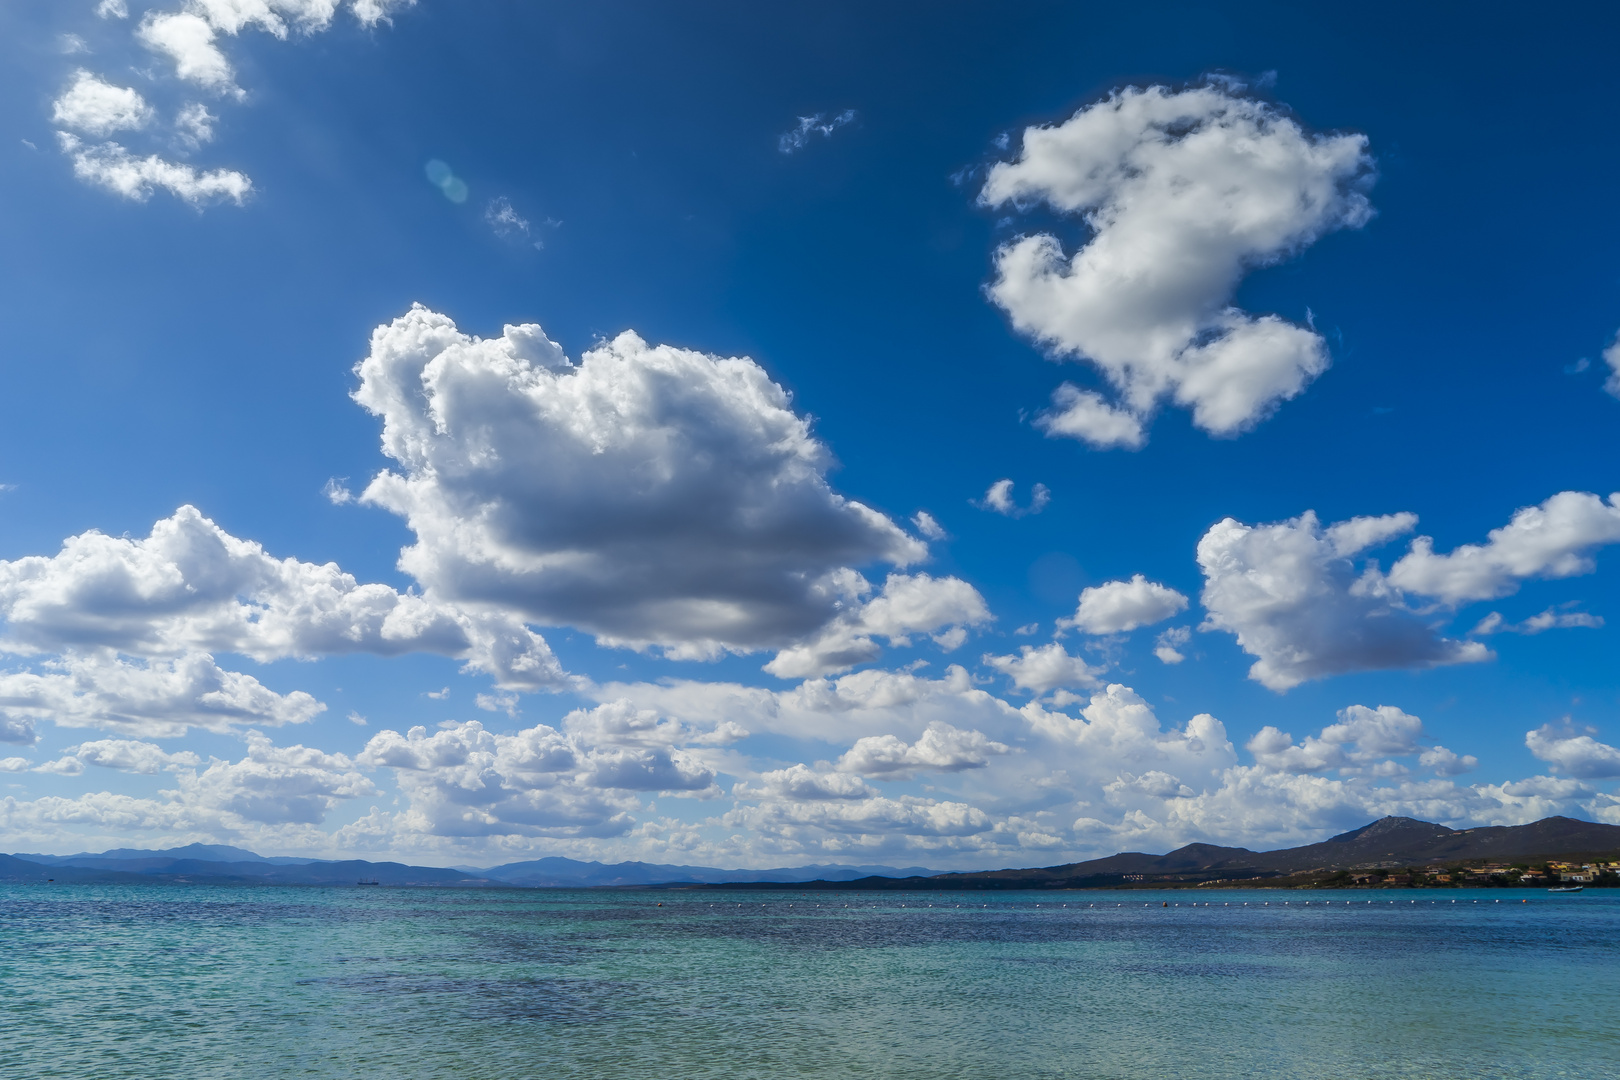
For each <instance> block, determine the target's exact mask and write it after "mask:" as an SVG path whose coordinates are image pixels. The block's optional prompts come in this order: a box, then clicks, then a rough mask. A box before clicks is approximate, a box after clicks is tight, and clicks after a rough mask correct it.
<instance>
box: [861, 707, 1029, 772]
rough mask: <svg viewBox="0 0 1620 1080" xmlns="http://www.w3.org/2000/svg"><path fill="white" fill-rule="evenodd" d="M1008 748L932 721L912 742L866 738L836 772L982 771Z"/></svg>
mask: <svg viewBox="0 0 1620 1080" xmlns="http://www.w3.org/2000/svg"><path fill="white" fill-rule="evenodd" d="M1007 752H1008V747H1007V746H1006V745H1005V744H1004V743H998V742H994V741H992V740H991V739H988V738H986V737H985V735H984V733H983V732H979V731H962V730H961V729H959V728H954V727H952V726H951V725H949V724H946V723H942V722H940V721H937V720H936V721H935V722H934V723H932V724H929V725H928V727H927V729H926V730H925V731H924V732H923V733H922V735H920V736H919V737H918V738H917V740H916V741H915V742H912V743H908V742H906V741H905V740H904V739H901V738H899V737H898V736H895V735H868V736H867V737H866V738H864V739H857V740H856V741H855V745H854V746H852V747H850V749H849V751H848V752H847V753H845V754H844V756H843V757H841V758H839V759H838V768H839V769H840V770H842V771H844V772H848V773H855V774H856V775H858V776H868V777H870V776H899V775H910V774H911V773H912V772H914V771H916V770H918V769H935V770H938V771H940V772H958V771H960V770H962V769H979V768H983V767H984V766H985V764H986V763H987V762H988V761H989V758H990V756H991V755H995V754H1005V753H1007Z"/></svg>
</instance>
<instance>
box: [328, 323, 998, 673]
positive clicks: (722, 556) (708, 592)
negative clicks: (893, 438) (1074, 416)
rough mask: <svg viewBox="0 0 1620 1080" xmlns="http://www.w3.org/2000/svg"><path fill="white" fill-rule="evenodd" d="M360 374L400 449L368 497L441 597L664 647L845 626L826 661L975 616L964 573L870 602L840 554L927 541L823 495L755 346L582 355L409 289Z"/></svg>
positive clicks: (913, 584) (904, 554)
mask: <svg viewBox="0 0 1620 1080" xmlns="http://www.w3.org/2000/svg"><path fill="white" fill-rule="evenodd" d="M355 370H356V373H357V374H358V375H359V377H360V386H359V389H358V390H356V391H355V395H354V396H355V400H356V401H358V402H359V403H360V404H361V405H362V406H364V407H365V408H366V409H368V410H369V411H370V412H372V413H374V414H375V415H377V416H378V417H380V418H381V419H382V421H383V435H382V445H383V450H384V452H385V453H386V454H387V455H388V456H389V457H391V458H393V459H394V460H395V461H396V462H397V463H398V465H399V471H397V472H396V471H387V472H384V473H382V474H381V475H379V476H378V477H376V479H374V480H373V481H372V483H371V484H370V486H369V487H368V488H367V489H366V491H365V494H364V496H363V498H364V499H365V500H366V501H368V502H370V503H373V504H375V505H379V506H383V507H386V508H388V509H389V510H392V511H394V512H395V513H398V514H400V515H401V516H402V517H404V518H405V519H406V521H407V522H408V523H409V524H410V527H411V529H412V530H413V531H414V532H415V534H416V542H415V543H414V544H413V545H411V546H410V547H409V548H407V549H406V550H405V551H404V552H403V554H402V556H401V560H400V565H401V566H402V568H404V569H405V570H406V571H408V572H409V573H410V574H411V575H413V576H414V577H415V578H417V580H419V581H421V582H422V583H423V585H424V586H426V587H427V589H428V590H429V591H431V592H433V593H434V594H436V595H440V596H444V597H446V598H450V599H454V600H457V601H466V602H476V603H492V604H494V603H498V604H502V605H507V606H509V607H511V608H512V609H514V610H516V611H518V612H520V613H522V614H523V615H524V616H525V617H527V618H529V619H532V620H534V621H536V622H539V623H542V624H548V625H570V626H576V627H579V628H581V629H585V630H588V631H590V632H591V633H594V634H596V635H597V636H598V637H599V639H601V640H603V641H604V642H605V643H618V644H627V645H633V646H645V645H657V646H662V647H663V648H664V649H665V650H666V651H667V652H668V653H670V654H672V655H675V656H703V655H713V654H715V653H717V652H719V651H721V650H734V651H747V650H755V649H763V648H784V647H789V646H793V645H795V644H796V643H799V642H803V641H809V640H813V639H815V638H816V637H817V636H818V635H819V634H821V633H822V631H823V630H824V629H825V628H828V627H829V626H830V624H832V623H834V622H838V623H840V624H841V625H842V626H843V628H844V633H843V634H842V638H843V639H844V641H845V644H847V645H849V646H850V648H843V649H837V648H833V649H827V650H822V651H823V652H826V653H827V654H828V655H827V658H826V660H825V664H827V665H829V666H831V667H833V668H836V667H839V666H848V664H849V663H850V662H851V660H850V659H849V657H850V656H851V655H858V656H859V657H860V658H863V659H864V658H869V657H870V655H871V650H870V648H869V647H868V646H867V645H866V644H865V642H869V639H870V635H871V634H872V633H880V634H888V635H890V636H891V637H893V636H903V635H904V634H905V633H908V632H923V631H932V630H936V629H941V628H942V623H949V622H953V621H954V622H971V621H977V620H982V618H984V617H985V615H986V613H985V612H984V610H983V604H982V601H981V600H979V599H978V597H977V594H976V593H975V592H973V590H972V589H971V587H969V586H966V585H965V584H964V583H961V582H958V581H955V580H954V579H939V580H937V581H936V580H934V579H927V586H926V588H925V587H924V586H923V583H922V580H921V579H904V580H902V581H898V582H897V581H896V580H895V579H893V578H891V579H890V580H889V582H888V583H886V585H885V586H884V589H883V590H882V592H881V593H880V594H879V595H878V596H877V597H876V598H875V599H873V600H871V601H868V600H867V599H865V598H866V596H867V594H868V593H869V592H871V586H870V585H869V584H868V583H867V582H866V581H865V579H864V578H862V577H861V576H860V575H859V574H857V573H856V572H855V571H854V570H853V569H851V568H854V567H859V566H862V565H865V564H871V563H888V564H891V565H894V566H905V565H907V564H910V563H914V562H917V561H918V560H920V559H922V558H924V557H925V556H926V555H927V547H926V545H925V544H924V543H923V542H922V541H921V540H918V539H916V538H914V537H912V536H910V535H909V534H907V533H906V532H905V531H903V530H902V529H901V528H900V527H899V526H898V525H896V524H895V523H894V522H893V521H892V520H890V519H889V518H888V517H887V516H885V515H884V514H882V513H879V512H878V511H876V510H874V509H872V508H870V507H868V506H865V505H863V504H861V503H859V502H855V501H853V500H850V499H847V498H845V497H844V496H842V495H839V494H838V493H837V492H835V491H833V490H832V488H831V486H830V485H829V484H828V482H827V470H828V468H829V466H830V465H831V458H830V455H829V454H828V451H827V449H826V447H825V446H823V445H822V444H821V443H820V442H819V441H817V440H816V439H815V438H814V437H813V436H812V435H811V433H810V425H809V421H808V420H806V419H805V418H804V417H802V416H800V415H798V414H797V413H795V412H794V411H793V409H792V406H791V403H790V400H789V398H788V395H787V393H786V391H784V390H783V389H782V388H781V387H780V386H778V385H777V384H776V383H774V382H772V381H771V379H770V377H769V376H768V375H767V374H766V373H765V371H764V369H762V368H761V367H760V366H759V365H758V364H756V363H754V362H753V361H751V360H747V359H737V358H733V359H725V358H719V357H714V356H708V355H705V354H703V353H698V352H693V351H690V350H686V349H678V348H674V347H670V346H652V345H648V344H647V343H646V342H644V341H643V340H641V339H640V338H639V337H637V336H636V335H634V334H632V333H625V334H621V335H620V336H619V337H617V338H615V339H613V340H612V341H609V342H605V343H603V344H601V345H600V346H598V347H597V348H594V349H592V350H590V351H588V352H586V353H585V354H584V355H583V357H581V358H580V360H579V362H578V363H574V362H573V361H571V360H570V359H569V358H568V357H566V356H565V355H564V354H563V351H562V349H561V348H560V347H559V346H558V345H556V344H555V343H554V342H552V341H550V340H549V339H547V338H546V336H545V335H544V334H543V333H542V332H541V330H540V328H539V327H537V326H532V325H526V326H508V327H506V329H505V332H504V333H503V334H502V335H501V336H500V337H498V338H489V339H481V338H477V337H472V336H469V335H467V334H464V333H462V332H461V331H460V330H458V329H457V328H456V326H455V324H454V323H453V322H451V320H450V319H448V318H447V317H445V316H443V315H439V314H436V313H434V312H432V311H429V310H427V309H426V308H424V307H421V306H420V305H418V306H416V307H413V308H412V310H411V311H410V312H409V313H408V314H406V315H404V316H403V317H401V318H399V319H396V320H395V321H394V322H392V323H390V324H388V325H386V326H382V327H379V328H378V329H377V331H376V333H375V334H374V335H373V336H372V342H371V354H370V355H369V356H368V357H367V358H366V359H365V360H363V361H362V362H361V363H360V364H359V365H358V366H357V368H356V369H355ZM924 592H926V593H927V595H926V596H923V595H920V594H921V593H924ZM856 609H861V610H863V611H864V614H855V611H856ZM913 616H915V617H913ZM851 649H853V650H854V653H853V654H852V653H851ZM819 663H821V662H820V661H811V662H810V663H809V666H811V667H814V666H817V665H818V664H819ZM805 666H806V665H804V664H794V665H790V667H791V669H792V673H795V674H803V673H804V667H805Z"/></svg>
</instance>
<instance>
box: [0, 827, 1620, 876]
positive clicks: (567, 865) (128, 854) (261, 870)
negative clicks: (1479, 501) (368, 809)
mask: <svg viewBox="0 0 1620 1080" xmlns="http://www.w3.org/2000/svg"><path fill="white" fill-rule="evenodd" d="M1615 853H1620V825H1599V824H1596V823H1594V822H1590V821H1577V820H1575V819H1574V818H1566V817H1550V818H1544V819H1542V820H1541V821H1537V822H1533V823H1532V824H1529V825H1511V826H1491V827H1488V828H1480V829H1448V828H1446V827H1445V826H1444V825H1436V824H1434V823H1433V822H1428V821H1417V820H1414V819H1412V818H1404V817H1386V818H1383V819H1381V820H1379V821H1375V822H1373V823H1372V824H1370V825H1364V826H1362V827H1361V828H1359V829H1355V830H1352V831H1351V832H1347V833H1342V834H1340V835H1338V836H1335V837H1333V838H1332V839H1331V840H1324V841H1323V842H1321V843H1320V844H1308V845H1306V846H1304V847H1296V848H1284V849H1282V850H1280V851H1264V852H1257V851H1250V850H1249V849H1247V848H1237V847H1220V846H1218V845H1215V844H1188V845H1187V846H1186V847H1182V848H1177V849H1176V850H1175V851H1172V852H1170V853H1169V854H1167V855H1148V854H1144V853H1142V852H1135V851H1129V852H1124V853H1122V854H1119V855H1110V856H1109V857H1108V858H1106V859H1092V860H1089V861H1087V862H1078V863H1066V864H1064V865H1062V866H1046V867H1038V868H1034V869H1027V870H986V871H981V872H978V873H966V874H963V873H940V872H939V871H936V870H928V869H924V868H923V867H919V866H910V867H902V868H896V867H892V866H844V865H832V866H798V867H782V868H779V869H774V870H722V869H719V868H718V867H712V866H671V865H665V864H661V863H643V862H622V863H599V862H579V861H578V860H575V859H564V858H555V857H554V858H546V859H534V860H531V861H528V862H516V863H507V864H506V865H504V866H496V867H491V868H490V869H487V870H481V869H478V868H476V867H462V868H459V869H450V868H445V867H432V866H407V865H405V864H404V863H397V862H366V861H364V860H361V859H351V860H345V861H328V860H322V859H299V858H292V857H287V856H276V857H272V858H265V857H263V856H261V855H256V854H254V853H253V852H251V851H247V850H244V849H242V848H235V847H226V846H222V845H211V844H191V845H189V846H187V847H180V848H167V849H165V850H161V851H147V850H141V849H136V848H116V849H114V850H112V851H103V852H100V853H99V854H91V853H88V852H86V853H82V854H79V855H32V854H17V855H0V882H43V881H56V882H61V883H98V884H116V883H120V882H147V883H150V882H158V881H164V882H175V883H193V884H209V883H213V884H239V885H355V884H361V883H366V884H369V883H373V882H375V883H376V884H379V885H452V886H464V887H478V886H482V887H513V886H516V887H521V888H600V887H621V888H623V887H637V886H642V887H645V886H658V885H674V886H681V885H698V886H702V885H709V886H720V885H736V886H739V887H743V888H750V887H751V888H765V887H770V886H773V885H792V886H795V887H805V886H810V887H820V888H846V889H847V888H861V889H1065V888H1068V889H1073V888H1096V887H1101V886H1108V885H1118V884H1122V883H1124V882H1126V881H1127V880H1141V881H1143V882H1144V883H1152V882H1154V881H1157V882H1160V883H1163V884H1177V883H1183V882H1186V881H1189V880H1199V879H1221V880H1255V879H1261V878H1271V877H1284V876H1287V875H1290V874H1297V873H1305V872H1309V871H1333V870H1349V869H1354V868H1360V867H1401V866H1414V865H1427V864H1432V863H1456V862H1463V861H1466V860H1493V861H1503V862H1514V861H1520V862H1522V861H1529V860H1544V859H1556V858H1562V857H1571V856H1579V855H1586V856H1593V855H1611V856H1612V855H1614V854H1615Z"/></svg>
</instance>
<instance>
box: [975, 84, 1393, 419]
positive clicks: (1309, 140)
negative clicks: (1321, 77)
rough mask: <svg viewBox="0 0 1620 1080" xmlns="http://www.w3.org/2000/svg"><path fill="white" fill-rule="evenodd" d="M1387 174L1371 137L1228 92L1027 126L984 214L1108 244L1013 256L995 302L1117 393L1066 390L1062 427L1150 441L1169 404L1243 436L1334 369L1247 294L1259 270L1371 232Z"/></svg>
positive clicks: (1312, 337) (1317, 345) (1210, 90)
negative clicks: (1078, 228) (1016, 211)
mask: <svg viewBox="0 0 1620 1080" xmlns="http://www.w3.org/2000/svg"><path fill="white" fill-rule="evenodd" d="M1371 167H1372V163H1371V159H1370V157H1369V156H1368V154H1367V149H1366V139H1365V138H1364V137H1363V136H1360V135H1353V134H1339V135H1320V134H1311V133H1308V132H1306V131H1305V130H1304V129H1303V128H1301V127H1300V125H1299V124H1298V123H1297V122H1296V121H1295V120H1294V119H1293V118H1292V117H1290V116H1289V115H1288V114H1286V113H1285V112H1283V111H1282V110H1280V109H1278V108H1276V107H1274V106H1271V105H1269V104H1266V103H1264V102H1261V101H1258V100H1255V99H1253V98H1250V97H1245V96H1243V95H1242V94H1241V93H1240V92H1238V91H1237V90H1236V89H1234V88H1233V87H1232V86H1231V84H1227V83H1216V82H1211V83H1208V84H1206V85H1203V86H1197V87H1193V88H1190V89H1186V90H1182V91H1171V90H1169V89H1168V88H1166V87H1163V86H1153V87H1149V88H1147V89H1145V90H1144V89H1139V88H1136V87H1130V88H1127V89H1125V90H1121V91H1118V92H1116V93H1114V94H1111V95H1110V96H1109V97H1108V98H1106V99H1105V100H1103V101H1100V102H1098V103H1096V104H1094V105H1089V106H1087V107H1085V108H1083V109H1081V110H1080V111H1079V112H1077V113H1076V114H1075V115H1074V116H1073V117H1071V118H1069V119H1068V120H1066V121H1064V122H1063V123H1060V124H1055V125H1051V126H1041V127H1031V128H1027V129H1026V130H1025V131H1024V134H1023V145H1022V150H1021V152H1020V154H1019V156H1018V158H1017V159H1016V160H1013V161H1008V162H1001V163H998V164H997V165H996V166H995V167H994V168H992V169H991V170H990V173H989V176H988V178H987V179H986V181H985V185H984V188H983V190H982V191H981V193H980V196H979V198H980V202H981V203H983V204H984V205H986V206H996V207H999V206H1004V205H1007V204H1009V203H1010V204H1013V205H1014V206H1017V207H1020V208H1022V207H1029V206H1034V205H1036V204H1045V205H1046V206H1048V207H1050V208H1051V209H1053V210H1056V211H1058V212H1060V213H1064V214H1075V215H1081V216H1082V217H1083V219H1084V221H1085V223H1086V225H1087V226H1088V227H1089V229H1090V231H1091V236H1090V239H1089V240H1088V241H1087V242H1086V243H1085V244H1084V245H1083V246H1082V247H1081V248H1080V249H1079V250H1078V251H1076V252H1075V253H1074V254H1073V255H1072V256H1071V255H1068V254H1066V253H1065V252H1064V250H1063V245H1062V243H1061V241H1059V240H1058V238H1057V237H1055V236H1052V235H1050V234H1045V233H1038V234H1035V235H1033V236H1022V237H1019V238H1018V239H1016V240H1013V241H1012V242H1010V243H1007V244H1004V245H1003V246H1002V247H1000V248H999V249H998V250H997V252H996V257H995V258H996V275H995V280H994V281H993V282H992V283H991V285H990V295H991V298H992V299H993V300H994V301H995V302H996V303H997V304H998V305H1000V306H1001V307H1002V308H1003V309H1004V310H1005V311H1006V312H1007V314H1008V315H1009V316H1010V317H1011V319H1012V322H1013V325H1014V326H1015V327H1016V328H1017V329H1018V330H1019V331H1021V332H1023V333H1025V334H1027V335H1029V336H1031V337H1033V338H1034V339H1036V340H1037V341H1039V342H1040V343H1042V344H1043V345H1045V346H1046V347H1047V348H1049V349H1050V350H1052V352H1053V353H1055V354H1058V355H1068V356H1079V357H1083V358H1085V359H1087V360H1089V361H1091V362H1092V363H1093V364H1095V365H1096V367H1097V368H1098V370H1099V371H1100V372H1101V373H1102V375H1103V376H1104V378H1105V379H1106V380H1107V381H1108V383H1109V385H1110V386H1111V387H1112V389H1113V391H1114V393H1115V395H1116V400H1115V401H1113V402H1109V401H1107V400H1105V399H1104V398H1102V397H1101V396H1100V395H1098V394H1096V393H1095V392H1090V391H1082V390H1079V389H1078V388H1074V387H1068V388H1065V389H1063V390H1061V391H1060V392H1059V395H1058V397H1057V398H1056V408H1055V409H1054V410H1053V411H1052V412H1050V413H1048V414H1046V416H1045V417H1044V419H1043V421H1042V423H1043V425H1044V426H1045V428H1046V430H1047V431H1048V433H1049V434H1054V435H1068V436H1073V437H1078V438H1081V439H1085V440H1087V441H1089V442H1092V443H1093V444H1095V445H1098V446H1126V447H1135V446H1139V445H1141V443H1142V442H1143V441H1144V437H1145V436H1144V434H1143V426H1144V425H1145V423H1146V421H1147V419H1148V418H1149V417H1150V416H1151V414H1152V412H1153V410H1154V409H1155V408H1156V406H1157V405H1158V404H1159V403H1160V402H1161V401H1163V400H1165V399H1169V400H1173V401H1174V402H1176V403H1177V404H1179V405H1183V406H1186V407H1188V408H1191V409H1192V411H1193V420H1194V422H1195V423H1196V424H1197V425H1198V426H1199V427H1201V428H1203V429H1204V430H1206V431H1208V432H1210V433H1212V434H1216V435H1230V434H1235V433H1237V432H1239V431H1242V430H1244V429H1245V428H1247V427H1249V426H1251V425H1252V424H1254V423H1255V422H1257V421H1258V420H1260V419H1261V418H1263V417H1264V416H1265V415H1266V414H1267V413H1268V412H1269V411H1270V410H1271V409H1272V408H1273V407H1275V405H1276V404H1277V403H1278V402H1280V401H1282V400H1285V399H1287V398H1291V397H1294V396H1295V395H1297V394H1298V393H1300V391H1301V390H1303V389H1304V387H1305V386H1306V384H1307V383H1309V382H1310V381H1311V380H1312V379H1313V378H1315V377H1316V376H1317V375H1318V374H1320V373H1321V372H1322V371H1323V370H1324V369H1325V368H1326V367H1327V365H1328V354H1327V348H1326V346H1325V344H1324V342H1323V341H1322V339H1321V337H1320V336H1319V335H1317V334H1316V333H1315V332H1314V331H1313V330H1311V329H1309V328H1307V327H1303V326H1298V325H1296V324H1293V323H1289V322H1286V321H1284V320H1283V319H1281V318H1279V317H1277V316H1275V315H1262V316H1258V317H1257V316H1254V315H1251V314H1249V313H1248V312H1244V311H1240V310H1238V309H1237V308H1235V307H1232V306H1231V300H1232V296H1233V293H1234V292H1235V290H1236V289H1237V286H1238V283H1239V282H1240V281H1241V280H1242V278H1243V276H1244V275H1245V274H1246V273H1248V272H1249V271H1250V270H1252V269H1254V268H1256V267H1259V266H1265V265H1269V264H1272V263H1276V262H1280V261H1282V260H1284V259H1286V258H1289V257H1291V256H1293V255H1295V254H1297V253H1298V252H1299V251H1301V250H1302V249H1304V248H1305V247H1308V246H1309V245H1310V244H1311V243H1313V242H1315V241H1316V240H1317V239H1319V238H1320V237H1321V236H1322V235H1324V234H1325V233H1328V232H1331V231H1333V230H1335V229H1342V228H1355V227H1359V226H1360V225H1362V224H1363V223H1364V222H1366V221H1367V219H1368V218H1369V217H1370V215H1371V209H1370V207H1369V205H1368V202H1367V199H1366V196H1365V195H1364V194H1363V191H1362V188H1363V187H1364V186H1365V181H1366V180H1367V178H1368V177H1369V176H1370V175H1371Z"/></svg>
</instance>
